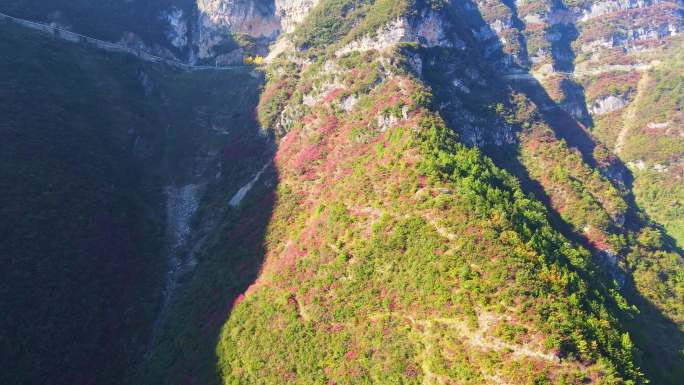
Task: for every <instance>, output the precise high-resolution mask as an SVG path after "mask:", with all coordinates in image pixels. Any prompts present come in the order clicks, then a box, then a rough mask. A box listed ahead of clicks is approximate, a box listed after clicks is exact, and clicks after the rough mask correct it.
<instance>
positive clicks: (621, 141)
mask: <svg viewBox="0 0 684 385" xmlns="http://www.w3.org/2000/svg"><path fill="white" fill-rule="evenodd" d="M641 74H642V76H641V79H639V83H638V84H637V88H636V89H637V96H636V97H635V98H634V101H632V103H630V104H629V106H628V107H627V113H626V114H624V115H623V117H622V128H621V129H620V133H618V137H617V139H616V140H615V147H614V148H613V153H615V154H617V155H620V154H621V153H622V150H623V148H624V147H625V141H626V140H627V134H629V130H630V129H631V128H632V124H633V122H634V121H635V120H636V117H637V116H636V114H637V109H636V106H637V105H638V104H639V101H641V98H643V96H642V95H643V93H642V92H641V90H642V89H643V88H644V87H645V86H646V83H648V80H649V76H648V72H642V73H641Z"/></svg>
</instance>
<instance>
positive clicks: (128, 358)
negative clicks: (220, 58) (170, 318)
mask: <svg viewBox="0 0 684 385" xmlns="http://www.w3.org/2000/svg"><path fill="white" fill-rule="evenodd" d="M0 36H1V37H0V52H2V53H1V54H0V56H1V58H2V60H0V73H1V74H2V76H0V83H2V87H0V88H1V90H0V94H1V95H2V99H3V101H4V102H3V103H2V106H1V107H0V110H1V111H0V114H1V115H2V116H3V119H2V122H1V123H0V131H1V133H2V134H1V136H2V138H3V139H2V141H1V143H0V158H1V159H2V162H1V163H2V165H0V185H1V186H0V189H1V190H2V191H3V193H2V204H1V205H0V212H1V213H2V218H3V220H2V221H0V233H1V234H2V242H0V255H2V256H3V264H2V268H0V271H1V273H2V274H1V275H2V277H3V278H2V283H0V296H1V297H2V299H3V300H2V305H0V312H1V313H2V316H0V327H1V328H2V330H3V333H2V338H0V351H1V353H0V355H2V357H3V361H4V363H5V365H4V366H3V371H2V374H0V382H2V383H8V384H9V383H13V384H38V383H52V384H119V383H121V379H122V377H123V376H124V374H125V373H126V372H127V371H128V370H129V369H130V368H132V367H133V366H134V365H135V364H137V362H139V361H140V360H141V359H142V355H143V353H144V352H145V350H146V349H147V347H148V344H149V343H150V342H149V340H150V338H152V333H153V328H154V327H155V326H154V325H156V324H162V323H163V322H164V317H163V316H162V315H160V312H161V309H160V308H161V307H163V306H161V305H160V304H161V303H163V301H162V298H164V301H169V298H171V297H172V296H173V295H174V293H173V289H174V285H173V283H174V282H175V281H178V277H177V275H178V274H177V272H176V269H177V266H176V265H183V264H184V265H188V264H189V261H188V260H189V259H191V258H190V257H188V255H190V256H191V253H190V252H189V251H188V250H187V249H191V247H192V246H193V245H195V244H196V243H197V242H198V239H196V238H199V237H201V236H202V235H203V234H205V233H209V232H211V229H212V228H213V227H212V226H211V225H212V223H213V222H211V221H210V220H209V219H208V218H207V220H205V224H204V227H202V228H201V229H198V230H197V231H194V233H193V234H194V236H195V237H196V238H191V237H188V239H187V240H185V239H184V240H183V242H178V236H179V233H182V232H183V231H185V230H177V227H178V226H182V227H190V226H191V223H190V221H191V219H192V218H193V214H194V211H193V210H194V208H193V206H194V205H195V204H194V203H193V202H194V201H197V202H198V201H199V200H201V199H207V198H206V197H208V196H210V194H208V193H206V192H207V191H217V193H219V192H220V193H225V194H227V195H226V198H225V200H226V201H227V200H228V199H229V198H230V195H231V194H234V193H235V192H236V191H237V190H238V189H239V188H240V186H241V185H242V184H244V183H246V182H247V181H248V180H249V179H250V178H251V177H252V174H253V172H254V171H253V170H252V167H251V164H252V163H253V162H254V159H255V158H258V157H259V156H260V155H261V153H262V152H263V151H265V150H266V144H265V141H264V140H263V139H262V138H260V137H259V135H258V134H257V132H256V129H255V127H256V122H255V121H254V119H253V114H252V113H251V110H252V109H253V108H254V105H256V101H257V92H256V91H257V89H258V84H259V82H260V76H259V75H257V74H253V73H251V72H250V70H249V69H245V70H237V71H231V72H226V71H223V72H193V73H188V72H180V71H178V70H175V69H171V68H164V67H161V66H156V65H150V64H146V63H143V62H139V61H137V59H136V58H134V57H132V56H131V57H129V56H124V55H117V54H112V53H108V52H104V51H97V50H92V49H90V48H87V47H80V46H78V45H74V44H67V43H63V42H60V41H59V40H56V39H53V38H51V37H50V36H46V35H43V34H37V33H35V32H32V31H30V30H25V29H23V28H21V27H16V26H13V25H5V24H3V25H0ZM250 148H251V150H250ZM231 149H233V150H231ZM235 149H237V150H238V153H237V154H238V155H236V154H235V153H232V152H231V151H234V150H235ZM250 151H251V152H250ZM175 191H186V192H190V194H187V193H186V194H180V195H179V194H174V192H175ZM176 203H180V204H176ZM194 227H198V226H194ZM181 235H183V234H181ZM174 258H176V259H174ZM172 264H173V265H172ZM165 275H166V277H167V278H166V283H165V279H164V276H165ZM155 320H156V321H155Z"/></svg>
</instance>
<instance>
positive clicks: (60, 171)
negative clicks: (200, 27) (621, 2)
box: [0, 0, 684, 385]
mask: <svg viewBox="0 0 684 385" xmlns="http://www.w3.org/2000/svg"><path fill="white" fill-rule="evenodd" d="M1 1H2V0H0V5H2V2H1ZM58 3H59V4H57V3H55V4H47V5H46V4H42V3H41V4H40V5H39V4H33V3H32V2H30V1H24V2H17V1H14V2H11V4H10V3H8V6H11V7H13V9H14V11H10V10H5V11H8V12H10V13H13V12H14V13H15V14H17V15H19V16H26V17H31V18H41V19H44V20H53V21H57V22H60V23H71V22H74V20H76V21H77V22H79V23H80V22H83V23H84V24H83V25H79V26H78V29H79V30H82V31H84V32H86V33H91V34H96V35H97V36H101V37H103V38H106V39H112V40H116V39H117V36H119V35H120V34H121V32H122V31H129V30H130V31H133V32H135V33H136V34H138V35H140V36H142V37H143V38H144V39H146V40H148V41H152V42H160V41H165V40H164V39H163V36H162V33H163V27H161V26H159V25H156V23H158V22H159V23H160V25H161V24H163V23H161V20H160V19H159V18H158V17H159V14H160V12H161V9H162V8H165V7H167V6H169V5H175V6H178V7H182V8H183V7H185V6H186V5H189V3H188V4H186V3H185V2H183V3H181V2H176V1H171V2H170V3H173V4H165V5H164V7H162V4H160V3H163V2H155V1H147V2H136V3H135V4H134V5H133V4H131V3H125V2H106V3H101V4H100V3H99V2H94V3H88V4H81V3H80V2H75V3H74V2H71V3H69V4H61V3H60V2H58ZM590 3H591V1H589V0H577V1H564V2H563V1H560V2H555V1H548V0H539V1H536V0H535V1H530V2H526V3H522V4H512V3H511V2H503V1H496V0H492V1H486V2H471V1H463V2H458V3H456V4H450V3H448V2H443V1H441V0H434V1H433V0H415V1H413V0H410V1H405V0H377V1H375V0H352V1H349V0H344V1H342V0H321V1H319V2H318V3H317V5H316V6H315V7H314V8H313V9H312V10H311V12H310V13H309V14H308V16H307V17H306V18H305V19H304V21H303V22H302V23H301V24H300V25H299V26H298V27H297V28H296V30H295V31H294V32H293V33H292V34H290V35H288V36H286V38H287V39H291V41H292V43H293V44H294V46H295V47H296V49H294V50H290V51H287V52H284V54H283V55H281V56H280V57H279V58H277V59H275V60H274V61H272V62H269V63H268V64H267V65H266V66H265V67H264V70H265V72H266V76H267V82H266V84H265V85H264V87H263V89H261V97H260V101H259V106H258V108H257V110H256V111H254V106H255V105H256V103H257V93H258V91H259V90H260V87H259V83H260V79H261V76H260V75H259V74H257V73H255V72H249V69H245V70H244V71H238V72H235V73H231V72H223V71H222V72H213V71H209V72H178V71H175V70H171V69H168V68H161V67H156V66H151V65H146V64H142V63H138V62H136V61H135V60H134V58H131V57H125V56H119V55H113V54H108V53H104V52H92V51H89V50H85V49H81V48H79V47H78V46H77V45H67V44H61V43H59V42H56V41H53V40H51V39H50V38H46V37H45V36H44V35H27V34H26V32H25V31H20V30H17V29H16V28H15V27H12V26H11V25H0V28H2V30H1V31H0V32H3V39H2V40H0V49H2V51H1V52H5V53H12V54H11V55H10V54H3V59H5V58H6V59H7V60H6V61H5V62H3V63H0V73H2V74H7V76H2V77H0V83H2V84H0V85H1V86H2V88H0V95H2V96H3V97H4V98H3V100H5V99H6V100H9V101H10V102H9V103H6V104H4V105H2V106H0V115H2V116H6V117H7V123H6V124H5V122H3V123H1V124H0V129H1V130H2V134H3V138H8V139H7V141H3V143H1V144H0V150H2V152H1V153H0V160H2V166H0V172H1V175H2V178H0V188H1V189H2V191H7V192H8V193H7V197H8V198H9V199H8V201H9V202H10V204H6V205H2V206H1V207H0V214H2V216H3V217H4V218H7V219H8V220H7V221H6V222H1V223H0V226H2V227H0V231H1V233H2V234H3V236H4V237H5V239H6V241H4V242H3V243H2V244H0V253H1V254H2V255H8V256H10V257H9V258H8V263H6V264H5V266H4V267H3V271H6V272H7V274H4V275H3V276H7V277H8V280H7V281H6V282H3V283H2V284H0V296H2V298H10V299H11V300H10V301H7V302H6V303H5V304H3V305H2V306H0V311H3V314H6V315H5V316H3V317H2V318H0V327H2V329H3V330H5V331H7V333H6V335H7V336H8V337H4V335H3V337H2V339H0V344H1V345H0V347H1V349H2V352H3V356H4V355H5V354H4V352H8V353H9V354H7V356H11V357H12V360H11V364H14V363H15V362H16V365H12V366H13V367H16V369H15V370H9V371H6V372H4V373H3V374H2V375H0V379H1V380H2V381H4V382H8V383H17V382H45V381H49V382H51V383H130V384H139V383H144V384H160V385H161V384H218V383H225V384H236V385H237V384H282V383H297V384H370V383H394V384H418V383H420V384H445V383H458V384H482V383H510V384H529V385H542V384H562V385H570V384H574V385H579V384H588V383H591V384H605V385H637V384H646V383H649V382H650V383H656V384H672V385H675V384H679V382H680V381H681V378H682V377H684V365H683V364H682V363H683V362H684V330H683V327H684V261H683V259H682V254H681V249H680V248H679V246H681V239H680V238H681V237H683V236H684V235H682V232H683V231H684V225H682V223H680V222H681V214H682V213H683V212H684V210H683V209H682V207H681V204H680V203H681V202H680V200H681V199H684V198H681V197H680V195H681V194H682V193H684V192H683V191H682V188H681V178H682V167H681V159H680V158H681V154H680V153H679V152H680V151H681V148H682V146H681V145H682V143H680V142H681V136H682V133H681V132H680V131H681V130H680V128H681V127H680V126H681V116H680V112H681V111H680V110H681V107H682V98H681V97H680V96H681V95H680V94H681V91H682V90H683V89H684V87H683V86H682V76H681V72H682V66H683V64H682V63H683V60H682V57H681V49H680V48H679V46H678V45H677V44H674V45H671V46H668V47H665V48H663V49H662V51H658V52H657V53H649V52H642V51H641V50H637V51H634V52H628V53H625V52H623V50H621V49H612V50H606V52H601V53H600V54H596V55H594V53H587V52H585V53H583V54H582V55H580V57H578V58H575V57H574V55H575V53H576V52H579V51H580V50H581V49H582V44H584V43H590V42H591V39H592V36H589V35H592V34H593V35H595V36H594V37H593V38H599V37H601V36H608V35H609V34H610V33H612V32H616V33H618V35H620V34H623V33H624V32H625V31H626V30H627V29H628V28H629V27H630V25H631V24H630V23H632V24H635V23H636V24H638V25H642V24H643V23H644V20H649V17H648V15H650V13H648V12H642V11H640V10H635V11H629V14H630V15H632V16H634V19H633V20H632V19H629V20H628V19H624V20H623V19H622V18H621V17H619V15H618V14H617V13H616V14H613V15H611V16H610V17H609V18H607V20H608V22H606V23H604V24H601V23H598V22H597V21H596V20H592V21H590V22H585V23H579V24H577V28H578V29H577V30H575V25H572V23H566V22H556V23H552V22H550V21H549V15H550V14H554V15H555V16H554V17H558V15H561V16H562V15H563V12H562V11H563V9H564V8H565V7H566V6H589V4H590ZM56 9H59V10H61V11H62V12H63V13H62V14H54V13H53V10H56ZM184 9H185V8H184ZM133 10H136V11H133ZM559 10H560V11H561V12H560V13H555V12H556V11H559ZM0 11H3V10H2V9H0ZM117 11H121V12H118V13H117ZM101 12H113V13H114V15H113V16H112V17H108V18H103V20H105V21H104V22H102V23H95V24H97V25H95V24H93V23H92V20H93V18H94V17H97V16H100V15H101ZM131 12H133V13H134V14H132V13H131ZM649 12H650V11H649ZM75 15H78V18H76V19H74V17H76V16H75ZM426 15H430V17H429V18H428V17H426ZM644 15H646V17H644ZM668 15H669V13H668ZM433 16H437V19H435V18H433ZM155 17H156V19H155ZM398 17H405V18H406V19H405V21H406V24H404V25H403V27H402V28H407V30H406V31H400V32H402V33H406V35H405V36H404V37H402V39H403V38H405V37H410V38H411V39H414V40H415V41H411V42H403V43H400V44H397V45H394V44H392V42H390V43H388V47H387V49H385V50H384V51H381V52H379V51H376V50H369V51H365V52H351V53H346V54H341V53H340V51H339V49H340V48H341V47H343V46H345V45H347V44H348V43H350V42H352V41H355V40H357V39H359V38H360V37H364V36H365V37H371V38H372V37H373V36H374V34H376V33H377V32H379V30H380V29H381V28H384V27H385V26H386V25H388V23H390V22H392V21H394V20H396V19H397V18H398ZM668 17H670V16H667V17H665V18H664V19H662V20H665V21H668V20H669V19H668ZM427 19H429V22H428V23H426V24H425V25H421V28H422V29H420V28H416V29H412V28H414V27H415V26H416V25H418V24H420V23H422V22H423V21H425V20H427ZM542 19H544V20H542ZM144 20H155V22H154V23H151V24H145V23H143V22H142V21H144ZM502 20H503V21H506V20H507V21H510V23H509V22H502ZM528 20H531V21H530V22H528ZM658 20H661V19H658ZM627 21H630V23H628V22H627ZM547 22H548V24H547ZM639 23H641V24H639ZM5 31H6V32H7V33H6V34H5ZM395 32H396V31H395ZM444 36H446V40H448V42H447V43H444V40H445V39H443V37H444ZM620 36H621V35H620ZM436 37H438V38H436ZM388 39H390V40H391V37H390V38H388ZM571 40H575V42H574V43H572V44H571ZM428 41H431V42H435V43H434V44H435V46H429V44H431V43H427V42H428ZM238 43H239V44H240V45H245V46H250V44H251V45H253V44H254V42H251V41H241V42H238ZM231 44H232V43H231ZM232 48H235V47H233V46H232V45H226V46H222V47H219V49H218V50H219V51H220V50H221V49H225V50H230V49H232ZM252 48H254V47H252ZM573 49H574V52H573ZM248 51H249V50H248ZM221 52H223V51H221ZM250 52H251V51H250ZM661 54H662V55H667V56H666V61H665V63H664V65H662V66H658V67H656V68H655V69H653V70H651V71H649V72H647V73H645V74H643V73H642V72H641V70H640V69H636V67H631V65H632V64H634V63H638V62H640V61H643V60H646V59H645V58H647V57H657V55H661ZM649 55H653V56H649ZM589 59H592V61H593V62H600V63H601V64H611V65H615V66H616V67H614V68H619V69H620V70H619V71H617V72H613V71H611V70H610V69H609V70H606V71H598V72H595V73H594V72H591V71H585V72H583V73H582V72H577V73H576V75H577V77H576V78H577V79H578V81H577V82H576V81H575V78H574V77H573V76H571V75H569V74H568V73H549V74H547V75H543V76H542V77H537V78H536V79H541V80H540V81H539V82H537V81H530V80H529V78H527V77H525V75H527V73H526V71H527V70H528V69H532V70H534V71H539V72H544V71H551V72H553V71H555V70H559V69H561V70H563V71H565V70H568V71H569V70H570V69H571V67H572V63H571V62H572V61H573V60H574V61H575V63H576V64H586V63H587V62H590V60H589ZM259 64H261V63H259ZM549 64H552V66H551V67H552V68H551V69H549V68H548V67H549ZM620 66H624V67H620ZM544 67H545V68H544ZM623 69H625V70H624V71H623ZM501 71H506V72H505V73H501ZM510 75H514V76H510ZM516 75H519V76H518V77H517V79H526V80H525V81H523V82H516V81H515V80H514V79H516ZM511 79H513V80H511ZM533 79H534V78H533ZM609 96H611V97H617V98H621V99H624V100H625V103H631V105H630V106H629V107H628V108H624V109H620V108H618V109H617V110H615V111H612V112H610V113H608V114H605V115H600V116H599V115H596V116H594V117H593V118H594V119H595V122H596V126H595V127H593V130H592V131H591V132H589V130H586V127H584V126H583V125H582V124H579V123H578V120H582V121H584V120H585V119H584V118H586V117H587V116H584V115H583V114H586V110H587V109H586V108H585V107H586V106H585V104H586V105H588V106H589V107H591V106H592V105H593V104H594V103H597V102H598V101H601V100H603V99H605V98H606V97H609ZM585 98H586V100H585ZM32 106H45V107H44V108H39V109H38V113H36V112H35V111H34V109H32V108H30V107H32ZM577 106H579V107H577ZM569 111H570V112H569ZM584 122H585V123H587V124H591V122H592V120H591V119H586V121H584ZM257 125H260V126H261V127H260V128H261V130H258V127H257ZM595 138H597V139H598V140H599V141H602V142H603V143H600V142H597V141H596V140H595ZM273 142H275V143H273ZM609 147H610V148H614V149H615V152H617V153H618V154H617V155H619V156H620V157H621V159H622V160H624V161H625V162H629V163H628V165H629V167H630V168H631V169H632V171H633V172H634V174H633V176H634V177H635V178H636V179H635V181H634V186H632V180H631V177H632V175H630V174H629V172H628V171H627V169H626V168H625V166H624V164H623V163H622V162H621V160H620V159H619V158H618V157H616V155H614V154H613V153H612V152H611V150H609ZM255 175H257V176H258V177H257V179H252V178H254V176H255ZM250 181H251V182H250ZM248 182H250V183H249V184H248ZM186 184H193V185H196V186H199V187H198V191H201V193H202V199H201V202H200V205H199V210H198V212H197V214H196V215H195V216H194V218H193V220H192V224H191V226H192V232H191V235H190V240H189V241H188V243H187V244H186V245H184V247H185V248H186V249H187V250H185V252H186V253H187V255H188V256H190V257H191V258H189V261H190V262H191V265H192V267H193V268H191V269H189V270H188V271H190V272H191V273H189V274H183V275H180V282H179V284H178V286H177V287H178V289H177V290H176V292H175V293H174V296H173V297H172V299H173V301H172V302H171V303H170V306H169V308H168V310H167V311H165V312H160V311H159V298H160V290H161V288H162V274H163V272H164V270H165V269H166V268H167V266H166V261H165V260H164V253H165V252H166V251H167V250H165V248H164V241H165V239H164V224H165V218H164V216H165V215H164V204H163V200H164V196H163V194H162V191H163V190H162V189H163V188H164V187H168V186H170V185H175V186H184V185H186ZM242 186H246V187H251V190H250V191H249V194H247V195H246V197H245V199H244V200H243V201H242V202H241V203H239V204H233V203H232V197H234V196H235V194H236V193H237V192H238V190H241V189H240V188H241V187H242ZM632 187H634V188H633V189H632ZM241 191H244V190H241ZM229 202H231V203H229ZM167 209H168V208H167ZM642 209H643V210H642ZM652 220H655V222H654V221H652ZM103 245H107V246H108V247H106V248H104V247H102V246H103ZM160 314H161V316H160ZM25 319H29V320H31V321H30V322H25V321H24V320H25ZM155 319H156V320H157V321H159V322H157V323H154V322H153V320H155ZM84 325H85V326H84ZM153 325H155V326H153ZM45 336H50V338H45ZM35 366H38V368H39V369H38V370H34V369H33V368H34V367H35ZM48 379H49V380H48Z"/></svg>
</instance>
